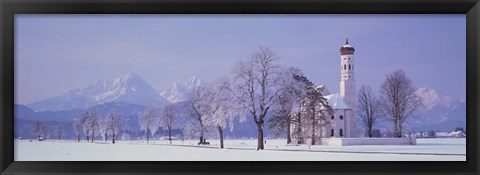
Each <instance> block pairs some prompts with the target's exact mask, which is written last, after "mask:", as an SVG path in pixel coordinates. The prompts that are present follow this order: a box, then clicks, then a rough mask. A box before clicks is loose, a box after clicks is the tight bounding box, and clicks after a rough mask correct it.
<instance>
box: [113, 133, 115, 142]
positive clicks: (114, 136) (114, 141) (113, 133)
mask: <svg viewBox="0 0 480 175" xmlns="http://www.w3.org/2000/svg"><path fill="white" fill-rule="evenodd" d="M112 143H113V144H115V132H114V133H113V134H112Z"/></svg>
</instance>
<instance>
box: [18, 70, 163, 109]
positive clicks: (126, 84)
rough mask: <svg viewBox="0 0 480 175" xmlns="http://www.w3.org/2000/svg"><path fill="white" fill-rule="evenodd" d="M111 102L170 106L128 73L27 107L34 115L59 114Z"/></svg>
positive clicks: (132, 74)
mask: <svg viewBox="0 0 480 175" xmlns="http://www.w3.org/2000/svg"><path fill="white" fill-rule="evenodd" d="M112 102H122V103H131V104H138V105H147V104H152V105H160V106H161V105H165V104H168V103H169V102H168V101H167V100H166V99H164V98H163V97H162V96H160V95H159V94H158V93H157V92H156V91H155V90H154V89H153V88H152V86H150V84H149V83H147V82H146V81H145V80H143V79H142V78H141V77H140V76H139V75H137V74H135V73H128V74H123V75H121V76H120V77H118V78H115V79H113V80H106V81H96V82H94V83H92V84H89V85H87V86H85V87H82V88H79V89H73V90H69V91H67V92H65V93H64V94H63V95H61V96H57V97H53V98H49V99H45V100H41V101H38V102H34V103H30V104H27V106H28V107H30V108H32V109H33V110H35V111H62V110H72V109H86V108H90V107H93V106H96V105H101V104H105V103H112Z"/></svg>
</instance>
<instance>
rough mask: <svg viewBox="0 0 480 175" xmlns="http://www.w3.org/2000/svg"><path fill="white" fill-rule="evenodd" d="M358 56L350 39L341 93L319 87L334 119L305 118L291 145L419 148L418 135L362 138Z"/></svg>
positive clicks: (297, 126)
mask: <svg viewBox="0 0 480 175" xmlns="http://www.w3.org/2000/svg"><path fill="white" fill-rule="evenodd" d="M354 53H355V48H353V46H352V45H350V44H349V43H348V37H347V38H346V40H345V44H344V45H343V46H342V47H340V92H339V93H330V91H329V90H328V89H327V87H326V86H325V85H320V86H317V89H318V90H319V91H321V93H322V95H323V97H324V98H325V99H326V101H327V105H329V106H330V107H331V108H332V110H333V113H331V114H325V115H330V116H325V115H323V119H322V120H318V121H315V122H312V121H308V120H307V119H305V118H300V120H299V121H297V122H292V123H291V125H290V126H291V129H290V135H291V139H292V140H291V141H292V142H291V143H293V144H309V145H333V146H346V145H415V144H416V137H415V135H413V136H411V137H410V136H409V137H408V138H367V137H363V138H361V137H359V136H361V135H362V133H356V131H357V123H356V121H357V120H356V119H357V117H356V116H357V115H356V114H357V93H356V82H355V64H354V61H355V60H354ZM320 106H321V105H320ZM322 108H323V109H324V108H325V107H323V106H322V107H320V110H322ZM297 120H298V119H297ZM316 122H318V123H316ZM312 123H316V124H312Z"/></svg>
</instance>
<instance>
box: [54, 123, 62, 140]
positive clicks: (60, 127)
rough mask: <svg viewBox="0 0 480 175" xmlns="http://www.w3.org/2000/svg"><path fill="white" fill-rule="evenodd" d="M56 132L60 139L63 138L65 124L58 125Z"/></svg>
mask: <svg viewBox="0 0 480 175" xmlns="http://www.w3.org/2000/svg"><path fill="white" fill-rule="evenodd" d="M55 134H56V135H57V137H58V140H61V139H62V135H63V125H57V127H56V128H55Z"/></svg>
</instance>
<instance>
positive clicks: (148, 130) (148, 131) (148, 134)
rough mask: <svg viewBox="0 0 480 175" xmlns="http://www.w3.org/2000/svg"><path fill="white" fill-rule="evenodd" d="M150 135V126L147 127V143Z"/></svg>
mask: <svg viewBox="0 0 480 175" xmlns="http://www.w3.org/2000/svg"><path fill="white" fill-rule="evenodd" d="M149 136H150V128H148V129H147V143H148V139H149V138H148V137H149Z"/></svg>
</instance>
